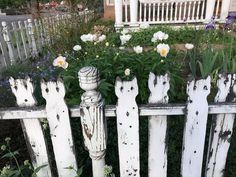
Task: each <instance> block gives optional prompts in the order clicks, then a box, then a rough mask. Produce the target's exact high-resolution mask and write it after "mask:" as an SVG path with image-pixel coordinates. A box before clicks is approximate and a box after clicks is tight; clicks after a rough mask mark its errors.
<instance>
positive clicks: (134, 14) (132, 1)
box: [130, 0, 138, 26]
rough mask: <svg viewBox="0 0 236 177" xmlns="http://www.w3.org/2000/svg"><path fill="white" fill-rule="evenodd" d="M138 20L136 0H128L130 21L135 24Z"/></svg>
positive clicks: (132, 24)
mask: <svg viewBox="0 0 236 177" xmlns="http://www.w3.org/2000/svg"><path fill="white" fill-rule="evenodd" d="M137 22H138V0H130V23H131V26H136V25H137Z"/></svg>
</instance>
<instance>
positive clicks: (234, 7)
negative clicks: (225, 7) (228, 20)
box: [229, 0, 236, 12]
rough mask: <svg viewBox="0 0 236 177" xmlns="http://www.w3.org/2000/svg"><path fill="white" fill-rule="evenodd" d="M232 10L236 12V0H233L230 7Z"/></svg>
mask: <svg viewBox="0 0 236 177" xmlns="http://www.w3.org/2000/svg"><path fill="white" fill-rule="evenodd" d="M229 10H230V11H231V12H236V0H231V4H230V9H229Z"/></svg>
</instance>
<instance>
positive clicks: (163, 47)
mask: <svg viewBox="0 0 236 177" xmlns="http://www.w3.org/2000/svg"><path fill="white" fill-rule="evenodd" d="M169 51H170V47H169V45H168V44H163V43H162V44H158V45H157V52H158V53H159V54H160V55H161V56H162V57H166V56H167V54H168V53H169Z"/></svg>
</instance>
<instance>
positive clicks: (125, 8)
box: [115, 0, 230, 28]
mask: <svg viewBox="0 0 236 177" xmlns="http://www.w3.org/2000/svg"><path fill="white" fill-rule="evenodd" d="M229 9H230V0H115V16H116V24H115V26H116V27H117V28H120V27H123V26H127V25H128V26H130V27H137V26H142V25H151V24H169V23H172V24H180V23H199V22H203V23H208V22H209V21H210V20H211V18H212V17H214V19H215V21H217V22H223V23H224V22H225V20H226V17H227V16H228V13H229Z"/></svg>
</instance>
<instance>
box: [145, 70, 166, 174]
mask: <svg viewBox="0 0 236 177" xmlns="http://www.w3.org/2000/svg"><path fill="white" fill-rule="evenodd" d="M169 81H170V78H169V76H168V75H167V74H166V75H164V76H162V75H161V76H155V75H154V74H153V73H150V74H149V80H148V87H149V89H150V92H151V93H150V97H149V103H150V104H154V103H164V104H166V103H168V98H169V97H168V95H167V92H168V90H169V88H170V83H169ZM148 129H149V144H148V175H149V177H156V176H157V174H158V176H159V177H166V176H167V142H166V141H167V139H166V134H167V116H150V117H149V122H148Z"/></svg>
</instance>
